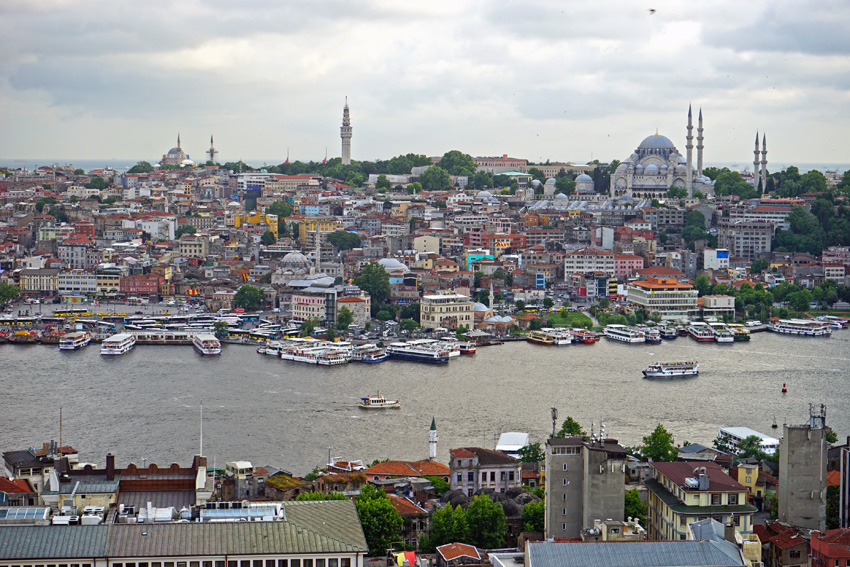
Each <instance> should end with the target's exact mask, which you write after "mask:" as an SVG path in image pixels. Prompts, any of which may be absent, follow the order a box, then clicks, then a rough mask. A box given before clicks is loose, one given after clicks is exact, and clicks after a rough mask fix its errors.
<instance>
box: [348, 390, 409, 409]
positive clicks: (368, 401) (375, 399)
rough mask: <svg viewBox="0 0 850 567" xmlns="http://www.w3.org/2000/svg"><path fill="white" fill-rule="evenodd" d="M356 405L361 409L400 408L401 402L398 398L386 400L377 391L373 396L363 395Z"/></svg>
mask: <svg viewBox="0 0 850 567" xmlns="http://www.w3.org/2000/svg"><path fill="white" fill-rule="evenodd" d="M357 405H359V406H360V407H361V408H363V409H393V408H400V407H401V402H400V401H399V400H388V399H386V398H385V397H384V396H382V395H381V394H380V393H378V394H375V395H374V396H372V395H369V396H363V397H362V398H360V402H359V403H358V404H357Z"/></svg>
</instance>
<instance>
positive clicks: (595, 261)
mask: <svg viewBox="0 0 850 567" xmlns="http://www.w3.org/2000/svg"><path fill="white" fill-rule="evenodd" d="M588 272H604V273H605V274H606V275H607V276H609V277H610V276H613V275H614V274H615V273H616V272H617V262H616V258H615V256H614V253H613V252H608V251H605V250H599V249H596V248H582V249H581V250H576V251H575V252H570V253H568V254H566V255H565V256H564V277H565V278H566V279H567V281H569V277H570V275H572V274H586V273H588Z"/></svg>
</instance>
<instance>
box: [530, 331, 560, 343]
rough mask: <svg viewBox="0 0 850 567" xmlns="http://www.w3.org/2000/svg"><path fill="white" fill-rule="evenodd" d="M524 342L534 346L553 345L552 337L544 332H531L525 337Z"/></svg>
mask: <svg viewBox="0 0 850 567" xmlns="http://www.w3.org/2000/svg"><path fill="white" fill-rule="evenodd" d="M525 340H527V341H528V342H530V343H533V344H536V345H545V346H552V345H554V344H555V339H554V338H553V337H552V335H550V334H549V333H546V332H544V331H531V332H530V333H528V336H527V337H525Z"/></svg>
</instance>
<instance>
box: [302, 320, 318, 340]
mask: <svg viewBox="0 0 850 567" xmlns="http://www.w3.org/2000/svg"><path fill="white" fill-rule="evenodd" d="M318 325H319V321H317V320H316V319H315V318H313V317H310V318H309V319H307V320H305V321H303V322H302V323H301V336H302V337H309V336H310V335H312V334H313V331H315V330H316V327H317V326H318Z"/></svg>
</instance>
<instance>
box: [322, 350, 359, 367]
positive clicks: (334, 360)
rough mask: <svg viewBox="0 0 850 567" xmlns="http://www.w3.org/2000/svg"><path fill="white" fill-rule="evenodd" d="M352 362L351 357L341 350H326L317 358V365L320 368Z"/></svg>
mask: <svg viewBox="0 0 850 567" xmlns="http://www.w3.org/2000/svg"><path fill="white" fill-rule="evenodd" d="M348 362H351V355H350V353H347V352H345V351H343V350H341V349H334V348H326V349H325V351H324V352H320V353H319V354H318V356H317V357H316V364H318V365H320V366H337V365H339V364H346V363H348Z"/></svg>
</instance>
